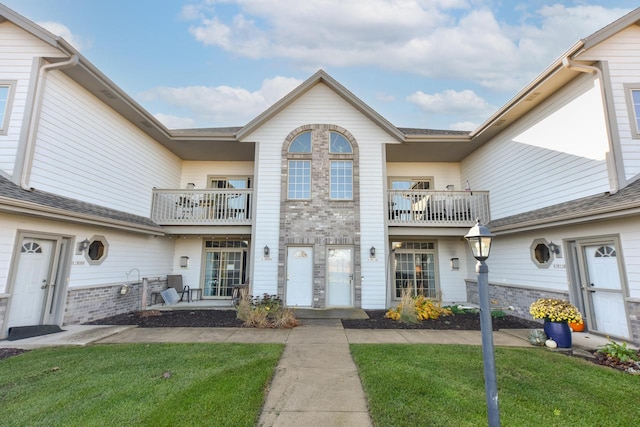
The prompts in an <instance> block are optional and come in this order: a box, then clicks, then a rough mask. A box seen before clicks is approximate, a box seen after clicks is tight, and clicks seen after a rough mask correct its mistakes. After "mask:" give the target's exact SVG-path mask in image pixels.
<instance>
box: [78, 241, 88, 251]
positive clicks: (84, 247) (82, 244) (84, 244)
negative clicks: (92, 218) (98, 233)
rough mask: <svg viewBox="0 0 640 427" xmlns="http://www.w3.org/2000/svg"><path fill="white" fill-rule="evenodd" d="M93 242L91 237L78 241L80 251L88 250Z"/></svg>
mask: <svg viewBox="0 0 640 427" xmlns="http://www.w3.org/2000/svg"><path fill="white" fill-rule="evenodd" d="M90 244H91V242H90V241H89V239H84V240H83V241H82V242H79V243H78V252H84V251H86V250H87V248H88V247H89V245H90Z"/></svg>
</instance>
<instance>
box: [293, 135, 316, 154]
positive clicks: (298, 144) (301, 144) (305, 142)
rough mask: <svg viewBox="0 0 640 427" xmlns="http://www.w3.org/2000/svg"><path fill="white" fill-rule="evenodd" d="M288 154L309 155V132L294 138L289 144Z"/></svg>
mask: <svg viewBox="0 0 640 427" xmlns="http://www.w3.org/2000/svg"><path fill="white" fill-rule="evenodd" d="M289 153H311V132H304V133H301V134H300V135H298V136H296V137H295V138H294V139H293V141H291V144H289Z"/></svg>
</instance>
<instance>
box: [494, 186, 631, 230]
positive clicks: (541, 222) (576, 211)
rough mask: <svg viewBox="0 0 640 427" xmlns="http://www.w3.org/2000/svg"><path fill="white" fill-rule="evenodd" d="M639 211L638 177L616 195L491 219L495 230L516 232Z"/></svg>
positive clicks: (588, 198)
mask: <svg viewBox="0 0 640 427" xmlns="http://www.w3.org/2000/svg"><path fill="white" fill-rule="evenodd" d="M638 214H640V180H637V181H635V182H634V183H632V184H630V185H628V186H627V187H625V188H623V189H622V190H620V191H618V192H617V193H615V194H610V193H603V194H597V195H595V196H588V197H583V198H581V199H577V200H571V201H568V202H564V203H559V204H557V205H552V206H547V207H545V208H541V209H536V210H533V211H529V212H524V213H521V214H518V215H512V216H509V217H505V218H500V219H496V220H493V221H491V222H489V223H488V224H487V227H489V228H490V229H491V231H493V232H496V233H509V232H519V231H524V230H533V229H536V228H542V227H544V228H549V227H554V226H561V225H567V224H576V223H584V222H591V221H594V220H598V219H602V220H604V219H610V218H619V217H622V216H628V215H638Z"/></svg>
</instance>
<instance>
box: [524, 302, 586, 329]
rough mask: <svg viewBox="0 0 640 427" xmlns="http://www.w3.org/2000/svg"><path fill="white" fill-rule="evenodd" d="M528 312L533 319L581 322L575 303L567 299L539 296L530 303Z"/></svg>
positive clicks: (579, 323)
mask: <svg viewBox="0 0 640 427" xmlns="http://www.w3.org/2000/svg"><path fill="white" fill-rule="evenodd" d="M529 313H531V315H532V316H533V318H534V319H544V320H550V321H552V322H568V323H576V324H578V325H581V324H582V323H583V321H582V315H581V314H580V312H579V311H578V309H577V308H576V306H575V305H573V304H571V303H570V302H569V301H565V300H561V299H556V298H540V299H539V300H537V301H535V302H534V303H533V304H531V306H530V307H529Z"/></svg>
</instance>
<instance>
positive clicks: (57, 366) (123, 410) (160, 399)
mask: <svg viewBox="0 0 640 427" xmlns="http://www.w3.org/2000/svg"><path fill="white" fill-rule="evenodd" d="M283 349H284V346H283V345H280V344H126V345H107V346H105V345H96V346H91V347H56V348H49V349H38V350H33V351H30V352H28V353H24V354H22V355H20V356H15V357H10V358H8V359H5V360H0V408H2V409H1V412H0V413H1V415H0V418H1V420H2V421H1V424H2V425H3V426H26V425H29V426H80V425H81V426H104V425H113V426H125V425H127V426H130V425H131V426H133V425H136V426H173V425H225V426H254V425H256V424H257V421H258V417H259V416H260V411H261V407H262V403H263V400H264V397H265V393H266V388H267V386H268V384H269V382H270V380H271V378H272V376H273V372H274V370H275V367H276V364H277V363H278V359H279V358H280V355H281V354H282V350H283Z"/></svg>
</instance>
